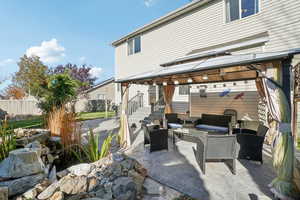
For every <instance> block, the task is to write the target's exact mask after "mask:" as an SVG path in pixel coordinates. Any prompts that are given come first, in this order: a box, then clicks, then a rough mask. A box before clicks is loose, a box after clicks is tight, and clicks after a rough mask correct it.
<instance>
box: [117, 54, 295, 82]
mask: <svg viewBox="0 0 300 200" xmlns="http://www.w3.org/2000/svg"><path fill="white" fill-rule="evenodd" d="M294 54H300V48H299V49H291V50H287V51H280V52H269V53H251V54H240V55H228V56H220V57H214V58H210V59H207V60H199V61H196V62H190V63H185V64H177V65H173V66H171V67H158V68H156V69H155V70H152V71H149V72H144V73H142V74H136V75H133V76H130V77H127V78H124V79H119V80H116V82H129V81H138V80H145V79H153V78H159V77H164V76H171V75H177V74H183V73H192V72H200V71H205V70H210V69H219V68H225V67H231V66H237V65H247V64H253V63H259V62H265V61H271V60H276V59H283V58H287V57H289V56H291V55H294Z"/></svg>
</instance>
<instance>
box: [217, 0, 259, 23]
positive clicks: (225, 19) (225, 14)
mask: <svg viewBox="0 0 300 200" xmlns="http://www.w3.org/2000/svg"><path fill="white" fill-rule="evenodd" d="M226 1H227V0H224V1H223V13H224V14H223V19H224V24H229V23H232V22H236V21H240V20H243V19H246V18H248V17H252V16H255V15H257V14H259V13H260V12H261V5H262V0H258V10H257V13H254V14H253V15H249V16H247V17H243V18H242V0H239V19H236V20H233V21H227V9H226Z"/></svg>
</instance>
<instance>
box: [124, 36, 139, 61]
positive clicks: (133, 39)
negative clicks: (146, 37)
mask: <svg viewBox="0 0 300 200" xmlns="http://www.w3.org/2000/svg"><path fill="white" fill-rule="evenodd" d="M137 37H140V51H139V52H136V53H135V38H137ZM129 41H132V43H133V49H132V54H129ZM141 52H142V36H141V35H138V36H135V37H133V38H130V39H128V40H127V55H128V56H132V55H135V54H139V53H141Z"/></svg>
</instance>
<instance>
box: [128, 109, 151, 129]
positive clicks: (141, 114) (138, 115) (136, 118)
mask: <svg viewBox="0 0 300 200" xmlns="http://www.w3.org/2000/svg"><path fill="white" fill-rule="evenodd" d="M150 112H151V108H150V107H142V108H139V109H138V110H137V111H136V112H135V113H133V114H132V115H130V116H129V118H128V122H129V127H130V126H131V125H132V124H133V123H135V124H136V125H137V127H138V129H139V128H140V120H142V119H144V118H145V117H147V116H149V114H150Z"/></svg>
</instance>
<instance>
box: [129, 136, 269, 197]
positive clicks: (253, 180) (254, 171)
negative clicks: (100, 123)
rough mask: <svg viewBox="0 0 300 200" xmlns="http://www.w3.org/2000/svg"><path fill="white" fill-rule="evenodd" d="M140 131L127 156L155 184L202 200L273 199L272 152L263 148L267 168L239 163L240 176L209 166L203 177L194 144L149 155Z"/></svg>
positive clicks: (217, 164)
mask: <svg viewBox="0 0 300 200" xmlns="http://www.w3.org/2000/svg"><path fill="white" fill-rule="evenodd" d="M143 141H144V136H143V132H142V131H140V132H139V134H138V135H137V137H136V139H135V141H134V143H133V146H132V147H131V148H130V149H129V150H128V151H127V152H126V153H127V154H128V155H129V156H131V157H133V158H135V159H137V160H138V161H139V162H140V163H141V164H142V165H144V167H145V168H146V169H147V170H148V174H149V176H150V177H151V178H153V179H154V180H156V181H158V182H160V183H162V184H165V185H167V186H169V187H171V188H173V189H175V190H177V191H179V192H182V193H184V194H188V195H190V196H191V197H193V198H196V199H199V200H221V199H222V200H227V199H228V200H244V199H245V200H246V199H251V200H264V199H272V194H271V192H270V191H269V188H268V184H269V183H270V182H271V181H272V180H273V178H274V177H275V173H274V171H273V168H272V161H271V152H270V150H269V148H268V147H267V146H265V147H264V164H263V165H261V164H260V163H258V162H252V161H247V160H238V161H237V175H233V174H232V173H231V171H230V169H229V168H228V167H227V166H226V165H225V164H224V163H222V162H209V163H207V167H206V174H205V175H203V174H202V172H201V170H200V168H199V166H198V164H197V163H196V160H195V157H194V153H193V149H192V147H193V146H194V147H195V144H193V143H189V142H185V141H179V142H177V144H176V145H177V150H174V149H173V146H172V142H171V140H170V141H169V150H168V151H166V150H164V151H157V152H152V153H151V154H150V153H149V147H147V146H146V148H145V149H144V145H143Z"/></svg>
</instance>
